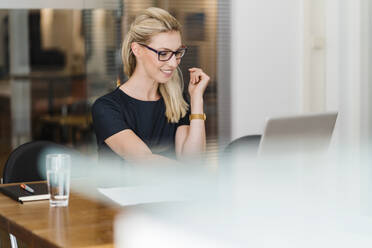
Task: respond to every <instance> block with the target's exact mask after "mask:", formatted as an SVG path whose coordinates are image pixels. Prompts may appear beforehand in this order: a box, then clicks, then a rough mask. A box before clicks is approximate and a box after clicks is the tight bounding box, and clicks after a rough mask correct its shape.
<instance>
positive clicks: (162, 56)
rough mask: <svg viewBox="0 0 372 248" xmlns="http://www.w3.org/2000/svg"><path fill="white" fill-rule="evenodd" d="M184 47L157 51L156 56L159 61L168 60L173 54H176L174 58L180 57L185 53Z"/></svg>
mask: <svg viewBox="0 0 372 248" xmlns="http://www.w3.org/2000/svg"><path fill="white" fill-rule="evenodd" d="M185 52H186V49H180V50H178V51H175V52H172V51H159V52H158V56H159V60H161V61H167V60H170V59H171V58H172V56H173V54H174V55H175V56H176V59H180V58H182V57H183V55H185Z"/></svg>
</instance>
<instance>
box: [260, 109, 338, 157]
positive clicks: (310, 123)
mask: <svg viewBox="0 0 372 248" xmlns="http://www.w3.org/2000/svg"><path fill="white" fill-rule="evenodd" d="M337 115H338V113H337V112H326V113H315V114H306V115H296V116H283V117H276V118H269V119H268V120H267V121H266V126H265V129H264V132H263V135H262V138H261V141H260V145H259V149H258V154H259V156H260V157H261V156H266V155H291V154H295V153H314V152H324V151H326V150H327V149H328V147H329V143H330V140H331V138H332V134H333V129H334V127H335V124H336V119H337Z"/></svg>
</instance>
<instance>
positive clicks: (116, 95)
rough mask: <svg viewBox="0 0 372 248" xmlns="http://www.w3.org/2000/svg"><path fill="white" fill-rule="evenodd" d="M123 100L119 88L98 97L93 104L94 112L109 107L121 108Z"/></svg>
mask: <svg viewBox="0 0 372 248" xmlns="http://www.w3.org/2000/svg"><path fill="white" fill-rule="evenodd" d="M123 101H124V99H123V98H122V97H121V96H120V92H119V90H118V89H115V90H114V91H112V92H110V93H108V94H106V95H103V96H101V97H99V98H97V100H95V102H94V103H93V105H92V112H93V114H94V113H96V112H100V111H103V110H107V109H115V108H120V107H121V106H122V105H123Z"/></svg>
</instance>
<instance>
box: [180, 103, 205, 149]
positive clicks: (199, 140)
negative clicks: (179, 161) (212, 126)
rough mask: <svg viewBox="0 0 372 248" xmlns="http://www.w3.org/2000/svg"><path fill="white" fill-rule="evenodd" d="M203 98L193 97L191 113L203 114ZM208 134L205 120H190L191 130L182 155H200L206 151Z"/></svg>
mask: <svg viewBox="0 0 372 248" xmlns="http://www.w3.org/2000/svg"><path fill="white" fill-rule="evenodd" d="M202 113H204V110H203V98H202V97H197V98H191V114H202ZM205 147H206V135H205V121H204V120H201V119H193V120H191V121H190V127H189V132H188V134H187V137H186V139H185V142H184V144H183V147H182V155H200V154H201V153H203V152H204V151H205Z"/></svg>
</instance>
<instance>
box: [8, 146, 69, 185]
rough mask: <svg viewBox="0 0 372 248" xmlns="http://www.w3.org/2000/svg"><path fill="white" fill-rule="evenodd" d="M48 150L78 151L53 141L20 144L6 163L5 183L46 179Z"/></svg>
mask: <svg viewBox="0 0 372 248" xmlns="http://www.w3.org/2000/svg"><path fill="white" fill-rule="evenodd" d="M48 151H50V152H53V153H56V152H57V153H76V152H75V151H74V150H73V149H71V148H68V147H65V146H63V145H60V144H57V143H53V142H51V141H31V142H28V143H25V144H23V145H20V146H19V147H17V148H16V149H15V150H14V151H13V152H12V153H11V154H10V156H9V158H8V160H7V161H6V163H5V166H4V170H3V183H16V182H31V181H41V180H45V179H46V174H45V170H44V168H45V154H46V152H48ZM39 166H40V167H39ZM39 168H41V169H39Z"/></svg>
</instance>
